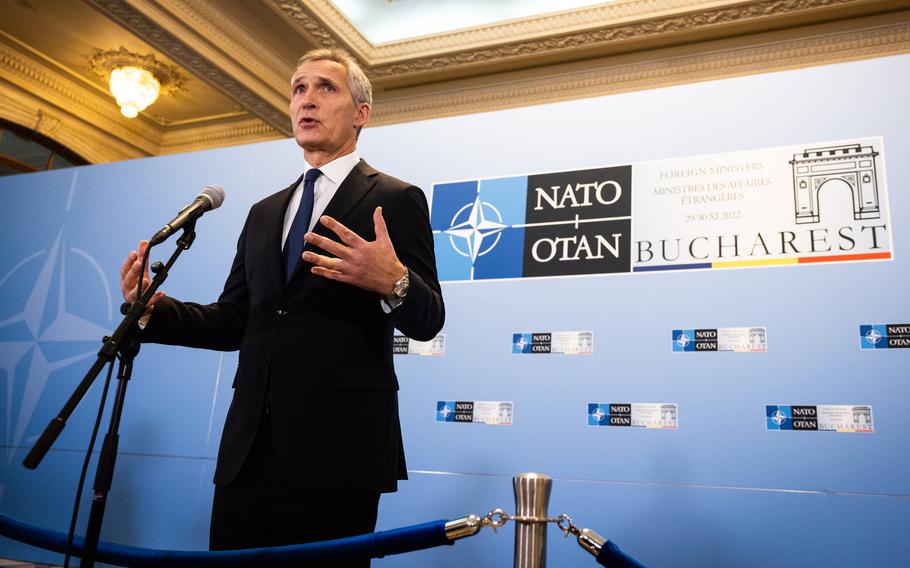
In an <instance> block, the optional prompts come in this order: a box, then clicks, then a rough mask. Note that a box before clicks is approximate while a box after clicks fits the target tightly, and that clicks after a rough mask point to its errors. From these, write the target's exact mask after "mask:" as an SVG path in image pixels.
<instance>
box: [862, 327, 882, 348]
mask: <svg viewBox="0 0 910 568" xmlns="http://www.w3.org/2000/svg"><path fill="white" fill-rule="evenodd" d="M881 340H882V334H881V333H880V332H879V331H878V330H877V329H875V328H874V327H873V328H872V329H870V330H869V331H868V332H867V333H866V341H868V342H869V343H871V344H872V345H877V344H878V342H879V341H881Z"/></svg>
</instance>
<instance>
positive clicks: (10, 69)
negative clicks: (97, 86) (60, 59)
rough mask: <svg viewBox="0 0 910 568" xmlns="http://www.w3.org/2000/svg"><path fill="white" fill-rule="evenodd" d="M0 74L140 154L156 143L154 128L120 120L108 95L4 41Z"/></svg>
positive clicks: (147, 151) (157, 138)
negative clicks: (50, 67) (56, 70)
mask: <svg viewBox="0 0 910 568" xmlns="http://www.w3.org/2000/svg"><path fill="white" fill-rule="evenodd" d="M3 39H5V38H4V37H3V36H0V41H2V40H3ZM0 78H3V79H5V80H6V81H7V82H8V83H9V84H10V85H15V86H16V87H18V88H20V89H22V90H24V91H27V92H29V93H34V94H39V93H40V97H41V98H42V99H43V100H44V101H46V102H47V103H49V104H52V105H54V106H56V107H58V108H60V109H63V110H64V111H67V112H71V111H73V112H74V114H75V115H76V116H77V117H78V118H80V119H82V120H84V121H85V122H87V123H90V124H92V125H93V126H94V127H95V128H98V129H102V130H104V131H105V132H108V133H110V134H111V135H112V136H116V137H117V138H120V139H121V140H125V141H127V142H129V144H131V145H132V146H133V147H134V148H135V149H136V150H137V151H138V153H139V154H140V155H151V154H152V153H153V152H154V150H155V148H156V147H157V145H158V143H159V135H158V131H157V130H156V129H154V128H152V127H150V126H149V125H147V124H145V123H143V122H142V121H130V122H129V123H126V124H124V122H123V121H122V120H121V119H120V113H119V111H118V110H117V107H116V105H113V104H111V101H110V98H109V97H108V96H106V95H104V94H103V93H99V92H97V91H96V90H94V89H89V88H87V87H85V86H83V85H81V84H79V83H77V82H75V81H72V80H69V79H67V78H66V77H64V76H62V75H60V74H58V73H55V72H54V71H53V70H52V69H49V68H47V67H46V66H45V65H44V64H43V63H41V62H39V61H37V60H35V59H33V58H32V57H30V56H29V55H27V54H24V53H22V52H21V51H18V50H16V49H15V47H13V46H10V45H9V44H5V43H0Z"/></svg>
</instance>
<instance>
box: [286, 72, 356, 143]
mask: <svg viewBox="0 0 910 568" xmlns="http://www.w3.org/2000/svg"><path fill="white" fill-rule="evenodd" d="M369 115H370V106H369V105H368V104H366V103H363V104H361V105H359V106H358V105H355V104H354V99H353V97H352V95H351V89H350V87H349V86H348V80H347V72H346V71H345V68H344V66H343V65H341V64H340V63H336V62H334V61H308V62H306V63H304V64H303V65H301V66H300V67H298V68H297V70H296V71H295V72H294V76H293V77H292V78H291V125H292V126H293V128H294V139H295V140H297V144H298V145H299V146H300V147H301V148H303V149H304V150H305V151H307V152H320V153H325V154H329V155H330V156H332V157H333V158H334V157H337V156H340V155H343V154H346V153H348V151H352V150H353V149H354V147H355V146H356V140H357V127H359V126H362V125H364V124H365V123H366V121H367V118H369ZM344 150H347V151H344Z"/></svg>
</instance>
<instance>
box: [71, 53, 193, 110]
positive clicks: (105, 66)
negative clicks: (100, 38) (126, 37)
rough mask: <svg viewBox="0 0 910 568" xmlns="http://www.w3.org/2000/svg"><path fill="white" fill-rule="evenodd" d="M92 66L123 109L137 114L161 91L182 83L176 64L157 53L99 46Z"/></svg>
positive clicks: (173, 91) (155, 98)
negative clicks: (157, 57) (155, 54)
mask: <svg viewBox="0 0 910 568" xmlns="http://www.w3.org/2000/svg"><path fill="white" fill-rule="evenodd" d="M89 62H90V63H91V65H92V69H93V70H94V71H95V73H97V74H98V76H99V77H101V78H102V79H103V80H104V81H106V82H107V83H108V85H109V87H110V91H111V94H112V95H114V98H116V99H117V105H119V106H120V112H121V113H122V114H123V116H125V117H127V118H135V117H136V116H138V114H139V113H140V112H142V111H143V110H145V109H146V108H148V107H149V106H150V105H151V104H152V103H154V102H155V101H156V100H157V99H158V96H159V94H173V93H176V92H177V91H178V90H180V88H181V87H182V85H183V78H182V77H181V76H180V74H179V72H178V71H177V68H176V67H174V66H173V65H167V64H166V63H163V62H161V61H158V60H157V59H155V56H154V55H151V54H149V55H139V54H138V53H132V52H130V51H127V49H126V48H125V47H121V48H120V49H119V50H110V51H103V50H101V49H98V50H96V51H95V54H94V55H93V56H92V57H91V58H90V59H89Z"/></svg>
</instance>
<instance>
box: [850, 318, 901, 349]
mask: <svg viewBox="0 0 910 568" xmlns="http://www.w3.org/2000/svg"><path fill="white" fill-rule="evenodd" d="M859 341H860V347H862V348H863V349H907V348H910V323H880V324H874V325H860V326H859Z"/></svg>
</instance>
